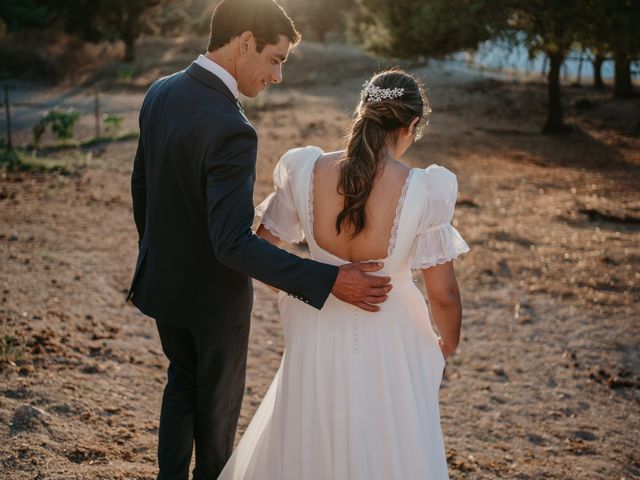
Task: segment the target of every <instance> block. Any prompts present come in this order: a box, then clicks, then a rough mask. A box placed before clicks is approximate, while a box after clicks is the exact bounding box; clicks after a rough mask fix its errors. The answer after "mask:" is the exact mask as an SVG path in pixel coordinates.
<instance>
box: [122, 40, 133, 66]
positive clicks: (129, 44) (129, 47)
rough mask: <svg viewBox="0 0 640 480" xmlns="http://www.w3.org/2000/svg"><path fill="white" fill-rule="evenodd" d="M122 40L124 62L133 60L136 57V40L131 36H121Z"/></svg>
mask: <svg viewBox="0 0 640 480" xmlns="http://www.w3.org/2000/svg"><path fill="white" fill-rule="evenodd" d="M122 40H123V41H124V46H125V50H124V61H125V62H133V61H134V60H135V59H136V48H135V47H136V40H135V38H131V37H123V38H122Z"/></svg>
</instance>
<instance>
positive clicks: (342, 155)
mask: <svg viewBox="0 0 640 480" xmlns="http://www.w3.org/2000/svg"><path fill="white" fill-rule="evenodd" d="M429 112H430V109H429V106H428V102H427V99H426V96H425V94H424V91H423V89H422V86H421V85H420V84H419V83H418V82H417V81H416V80H415V79H414V78H413V77H412V76H411V75H409V74H407V73H405V72H404V71H402V70H398V69H393V70H389V71H385V72H382V73H379V74H377V75H375V76H374V77H373V78H371V80H370V81H369V82H367V83H366V84H365V88H364V89H363V91H362V93H361V97H360V103H359V104H358V107H357V110H356V118H355V121H354V123H353V126H352V129H351V134H350V136H349V139H348V145H347V148H346V150H345V151H339V152H330V153H325V152H323V151H322V150H321V149H319V148H317V147H304V148H297V149H293V150H290V151H288V152H287V153H286V154H285V155H283V157H282V158H281V159H280V161H279V162H278V164H277V165H276V167H275V170H274V174H273V180H274V183H275V192H274V193H273V194H271V195H270V196H269V197H268V198H267V199H266V200H265V201H264V202H262V204H260V205H259V206H258V208H257V214H258V215H259V216H260V217H261V226H260V228H259V230H258V234H259V235H261V236H262V237H263V238H265V239H267V240H268V241H270V242H272V243H275V244H279V243H281V242H290V243H292V242H300V241H301V240H303V239H305V238H306V241H307V243H308V245H309V249H310V252H311V255H312V256H313V258H314V259H315V260H318V261H321V262H325V263H330V264H333V265H341V264H345V263H349V262H358V261H365V260H372V259H375V260H378V261H382V262H384V269H383V270H381V271H380V274H381V275H387V276H390V277H391V282H392V284H393V289H392V290H391V292H390V293H389V297H388V300H387V301H386V302H385V303H383V304H381V305H380V308H379V309H377V308H373V307H372V308H371V310H372V311H370V312H369V311H363V310H362V309H359V308H357V307H355V306H352V305H349V304H346V303H343V302H341V301H339V300H338V299H336V298H334V297H329V299H328V300H327V302H326V304H325V305H324V307H323V309H322V310H320V311H318V310H315V309H313V308H312V307H310V306H308V305H307V304H305V303H303V302H301V301H299V300H297V299H295V298H293V297H291V296H287V295H285V294H284V293H282V292H281V293H280V294H279V307H280V316H281V322H282V326H283V330H284V338H285V353H284V356H283V358H282V364H281V366H280V369H279V370H278V372H277V374H276V376H275V378H274V379H273V383H272V384H271V386H270V387H269V390H268V391H267V393H266V395H265V398H264V400H263V401H262V404H261V405H260V407H259V408H258V410H257V412H256V414H255V416H254V417H253V419H252V421H251V423H250V425H249V427H248V428H247V430H246V432H245V434H244V436H243V438H242V440H241V441H240V444H239V445H238V448H237V449H236V451H235V452H234V454H233V456H232V457H231V459H230V460H229V462H228V463H227V465H226V466H225V468H224V470H223V472H222V474H221V475H220V477H219V479H223V480H230V479H256V480H257V479H260V480H347V479H349V480H375V479H379V480H392V479H395V480H412V479H420V480H426V479H447V478H449V477H448V472H447V461H446V456H445V449H444V442H443V438H442V432H441V428H440V413H439V405H438V391H439V388H440V382H441V380H442V372H443V369H444V365H445V359H446V357H447V356H448V355H450V354H451V353H452V352H453V351H454V350H455V349H456V347H457V345H458V341H459V338H460V325H461V312H462V309H461V302H460V293H459V290H458V285H457V282H456V278H455V273H454V269H453V262H452V260H453V259H454V258H456V257H457V256H458V255H459V254H461V253H464V252H467V251H468V250H469V248H468V246H467V244H466V243H465V242H464V240H463V239H462V237H460V235H459V234H458V232H457V231H456V229H455V228H454V227H453V226H452V225H451V219H452V217H453V211H454V207H455V202H456V195H457V181H456V177H455V175H454V174H453V173H451V172H450V171H449V170H447V169H446V168H444V167H441V166H439V165H435V164H434V165H430V166H429V167H427V168H426V169H418V168H409V167H407V166H406V165H404V164H403V163H401V162H400V161H399V160H398V159H399V158H400V157H401V156H402V155H403V154H404V153H405V152H406V150H407V149H408V148H409V147H410V146H411V144H412V143H413V142H414V141H415V140H416V139H417V138H419V137H420V136H421V134H422V130H423V128H424V126H425V124H426V118H427V115H428V114H429ZM411 269H419V270H422V275H423V277H424V283H425V286H426V291H427V297H428V300H429V306H428V307H427V304H426V303H425V300H424V298H423V296H422V294H421V293H420V291H419V290H418V288H417V287H416V286H415V284H414V283H413V280H412V276H411ZM430 320H433V321H434V322H435V324H436V326H437V329H438V332H439V333H440V335H441V338H440V337H437V336H436V334H435V333H434V331H433V329H432V326H431V322H430Z"/></svg>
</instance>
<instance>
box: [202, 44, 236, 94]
mask: <svg viewBox="0 0 640 480" xmlns="http://www.w3.org/2000/svg"><path fill="white" fill-rule="evenodd" d="M196 63H197V64H198V65H200V66H201V67H202V68H204V69H205V70H208V71H210V72H211V73H213V74H214V75H215V76H216V77H218V78H219V79H220V80H222V82H223V83H224V84H225V85H226V86H227V88H228V89H229V90H230V91H231V93H233V96H234V97H236V98H238V81H237V80H236V79H235V78H233V75H231V74H230V73H229V72H227V71H226V70H225V69H224V68H222V67H221V66H220V65H218V64H217V63H216V62H214V61H213V60H210V59H209V58H207V57H205V56H204V55H199V56H198V59H197V60H196Z"/></svg>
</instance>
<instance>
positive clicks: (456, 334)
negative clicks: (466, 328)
mask: <svg viewBox="0 0 640 480" xmlns="http://www.w3.org/2000/svg"><path fill="white" fill-rule="evenodd" d="M422 276H423V278H424V286H425V289H426V290H427V298H428V299H429V310H430V312H431V317H432V318H433V321H434V323H435V324H436V327H438V332H439V333H440V336H441V339H442V340H441V345H440V346H441V348H442V353H443V354H444V357H445V358H447V357H448V356H449V355H450V354H451V353H453V352H454V351H455V349H456V348H457V347H458V343H459V342H460V327H461V323H462V302H461V300H460V290H459V289H458V282H457V280H456V274H455V272H454V270H453V262H447V263H443V264H441V265H434V266H433V267H430V268H425V269H423V270H422Z"/></svg>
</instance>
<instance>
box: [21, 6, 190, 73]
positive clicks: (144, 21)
mask: <svg viewBox="0 0 640 480" xmlns="http://www.w3.org/2000/svg"><path fill="white" fill-rule="evenodd" d="M20 1H21V2H28V1H29V0H20ZM185 2H186V0H40V2H39V3H40V4H41V5H42V6H43V7H46V9H47V11H49V12H53V13H51V14H50V16H49V17H48V20H47V21H48V25H49V26H55V27H57V28H60V29H63V30H65V31H67V32H69V33H75V34H78V35H80V36H81V37H82V38H84V39H85V40H88V41H101V40H109V41H113V40H117V39H120V40H122V41H123V42H124V44H125V57H124V60H125V61H127V62H129V61H133V60H134V58H135V42H136V40H137V39H138V37H139V36H140V35H141V34H142V33H148V32H155V31H158V30H163V21H164V22H165V23H164V27H165V29H167V28H172V29H173V30H174V31H175V29H176V28H178V26H179V25H180V24H186V15H185V14H184V13H182V15H181V14H180V12H181V11H182V9H183V7H184V5H185ZM169 26H171V27H169Z"/></svg>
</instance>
